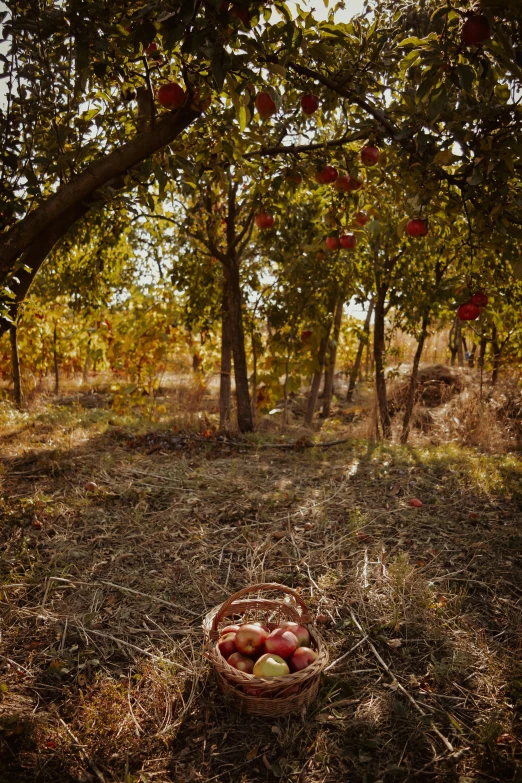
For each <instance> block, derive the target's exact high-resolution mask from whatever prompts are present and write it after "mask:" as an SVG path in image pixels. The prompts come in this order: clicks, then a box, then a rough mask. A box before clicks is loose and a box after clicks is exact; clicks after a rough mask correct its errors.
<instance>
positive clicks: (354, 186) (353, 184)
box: [348, 177, 363, 191]
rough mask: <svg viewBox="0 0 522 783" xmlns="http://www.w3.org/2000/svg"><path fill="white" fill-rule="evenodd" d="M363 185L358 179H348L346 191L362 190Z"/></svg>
mask: <svg viewBox="0 0 522 783" xmlns="http://www.w3.org/2000/svg"><path fill="white" fill-rule="evenodd" d="M362 186H363V184H362V181H361V180H360V179H357V177H350V183H349V187H348V190H351V191H354V190H360V189H361V188H362Z"/></svg>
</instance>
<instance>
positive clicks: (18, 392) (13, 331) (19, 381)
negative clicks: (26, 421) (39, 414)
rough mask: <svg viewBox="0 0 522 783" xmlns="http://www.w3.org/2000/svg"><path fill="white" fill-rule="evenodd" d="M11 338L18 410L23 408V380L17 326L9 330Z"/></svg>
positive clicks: (15, 398) (14, 386) (14, 385)
mask: <svg viewBox="0 0 522 783" xmlns="http://www.w3.org/2000/svg"><path fill="white" fill-rule="evenodd" d="M9 333H10V337H11V363H12V366H13V388H14V401H15V405H16V407H17V408H18V409H20V408H21V407H22V378H21V375H20V357H19V356H18V334H17V328H16V325H15V324H13V325H12V326H11V328H10V330H9Z"/></svg>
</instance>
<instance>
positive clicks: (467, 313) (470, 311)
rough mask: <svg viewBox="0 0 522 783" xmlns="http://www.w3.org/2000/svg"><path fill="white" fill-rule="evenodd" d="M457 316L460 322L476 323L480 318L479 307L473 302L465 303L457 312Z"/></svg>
mask: <svg viewBox="0 0 522 783" xmlns="http://www.w3.org/2000/svg"><path fill="white" fill-rule="evenodd" d="M457 316H458V317H459V318H460V320H461V321H476V320H477V318H478V317H479V316H480V307H479V306H478V305H476V304H475V303H474V302H466V303H465V304H461V306H460V307H459V309H458V310H457Z"/></svg>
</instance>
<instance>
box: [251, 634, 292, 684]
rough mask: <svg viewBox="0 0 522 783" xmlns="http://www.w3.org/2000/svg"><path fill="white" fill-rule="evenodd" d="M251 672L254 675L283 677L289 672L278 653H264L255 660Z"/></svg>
mask: <svg viewBox="0 0 522 783" xmlns="http://www.w3.org/2000/svg"><path fill="white" fill-rule="evenodd" d="M294 638H295V637H294ZM253 673H254V675H255V676H256V677H283V676H284V675H285V674H290V669H289V668H288V664H287V662H286V661H285V660H283V658H281V656H280V655H273V654H270V653H265V655H262V656H261V658H259V660H257V661H256V662H255V664H254V672H253Z"/></svg>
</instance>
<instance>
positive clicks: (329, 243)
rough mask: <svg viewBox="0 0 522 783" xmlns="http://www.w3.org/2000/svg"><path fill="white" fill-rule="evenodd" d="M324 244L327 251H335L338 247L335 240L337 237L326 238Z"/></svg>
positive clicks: (337, 241)
mask: <svg viewBox="0 0 522 783" xmlns="http://www.w3.org/2000/svg"><path fill="white" fill-rule="evenodd" d="M324 244H325V246H326V249H327V250H337V247H338V245H339V240H338V239H337V237H326V239H325V240H324Z"/></svg>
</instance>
